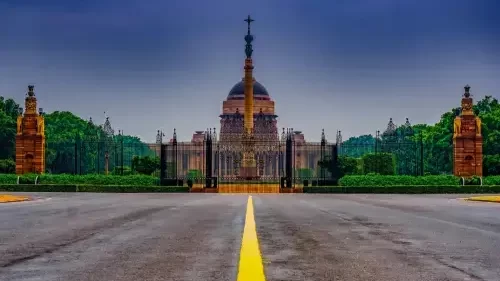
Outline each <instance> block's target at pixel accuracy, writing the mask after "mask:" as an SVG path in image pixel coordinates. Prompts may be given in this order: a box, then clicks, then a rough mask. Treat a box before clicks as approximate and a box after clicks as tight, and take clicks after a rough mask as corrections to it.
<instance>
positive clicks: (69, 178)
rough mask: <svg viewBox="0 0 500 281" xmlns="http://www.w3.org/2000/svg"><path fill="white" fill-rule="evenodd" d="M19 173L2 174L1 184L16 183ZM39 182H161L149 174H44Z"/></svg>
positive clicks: (24, 180) (27, 178) (28, 178)
mask: <svg viewBox="0 0 500 281" xmlns="http://www.w3.org/2000/svg"><path fill="white" fill-rule="evenodd" d="M37 176H38V175H33V174H32V175H22V176H21V178H20V180H19V183H21V184H34V183H35V179H36V177H37ZM16 183H17V175H13V174H0V184H16ZM37 183H38V184H62V185H65V184H90V185H140V186H154V185H158V184H159V179H158V177H154V176H147V175H128V176H120V175H107V176H106V175H98V174H89V175H68V174H58V175H53V174H43V175H40V176H39V177H38V182H37Z"/></svg>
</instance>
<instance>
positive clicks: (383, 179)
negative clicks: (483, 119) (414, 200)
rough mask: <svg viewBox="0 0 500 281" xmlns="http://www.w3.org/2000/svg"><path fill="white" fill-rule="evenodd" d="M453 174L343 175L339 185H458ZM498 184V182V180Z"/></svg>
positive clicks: (458, 181)
mask: <svg viewBox="0 0 500 281" xmlns="http://www.w3.org/2000/svg"><path fill="white" fill-rule="evenodd" d="M459 183H460V179H459V178H457V177H455V176H448V175H443V176H418V177H416V176H382V175H366V176H344V177H342V178H341V179H340V180H339V185H341V186H390V185H399V186H401V185H441V186H446V185H459ZM485 184H486V183H485ZM499 185H500V182H499Z"/></svg>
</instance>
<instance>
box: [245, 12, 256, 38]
mask: <svg viewBox="0 0 500 281" xmlns="http://www.w3.org/2000/svg"><path fill="white" fill-rule="evenodd" d="M245 21H246V22H247V24H248V35H250V24H251V23H252V22H254V21H255V20H254V19H252V18H251V17H250V15H248V17H247V18H246V19H245Z"/></svg>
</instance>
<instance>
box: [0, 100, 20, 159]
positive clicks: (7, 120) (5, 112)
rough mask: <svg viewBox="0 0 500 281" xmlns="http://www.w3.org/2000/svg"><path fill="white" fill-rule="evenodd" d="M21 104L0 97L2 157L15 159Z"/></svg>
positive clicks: (0, 147) (0, 149)
mask: <svg viewBox="0 0 500 281" xmlns="http://www.w3.org/2000/svg"><path fill="white" fill-rule="evenodd" d="M19 108H20V107H19V104H17V103H16V102H15V101H14V100H13V99H7V100H5V99H4V97H0V159H12V160H14V159H15V145H16V144H15V141H16V131H17V128H16V123H17V116H18V115H19Z"/></svg>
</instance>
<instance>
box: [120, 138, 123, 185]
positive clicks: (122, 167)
mask: <svg viewBox="0 0 500 281" xmlns="http://www.w3.org/2000/svg"><path fill="white" fill-rule="evenodd" d="M121 145H122V151H121V155H122V157H121V163H120V165H121V167H122V171H121V172H122V173H121V174H122V176H123V131H122V137H121Z"/></svg>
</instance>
